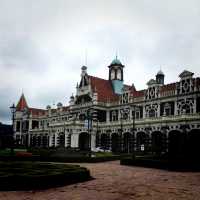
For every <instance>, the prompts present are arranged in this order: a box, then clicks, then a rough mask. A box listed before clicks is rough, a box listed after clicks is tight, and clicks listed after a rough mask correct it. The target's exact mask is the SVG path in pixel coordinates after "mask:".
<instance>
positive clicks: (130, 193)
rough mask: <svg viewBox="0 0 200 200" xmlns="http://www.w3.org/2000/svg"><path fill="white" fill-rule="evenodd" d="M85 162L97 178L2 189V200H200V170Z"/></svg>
mask: <svg viewBox="0 0 200 200" xmlns="http://www.w3.org/2000/svg"><path fill="white" fill-rule="evenodd" d="M81 165H82V166H86V167H87V168H89V169H90V171H91V174H92V176H93V177H94V178H95V179H94V180H92V181H88V182H84V183H79V184H74V185H69V186H64V187H59V188H53V189H48V190H44V191H28V192H27V191H26V192H24V191H22V192H0V200H25V199H26V200H32V199H33V200H41V199H45V200H54V199H57V200H129V199H134V200H137V199H142V200H146V199H152V200H157V199H158V200H165V199H167V200H172V199H174V200H178V199H187V200H188V199H191V200H195V199H196V200H199V199H200V173H193V172H189V173H188V172H187V173H181V172H168V171H164V170H158V169H148V168H142V167H128V166H121V165H119V161H113V162H106V163H97V164H81ZM52 181H53V180H52Z"/></svg>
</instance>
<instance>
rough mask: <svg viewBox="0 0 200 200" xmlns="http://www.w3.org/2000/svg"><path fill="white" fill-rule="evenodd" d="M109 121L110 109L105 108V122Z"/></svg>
mask: <svg viewBox="0 0 200 200" xmlns="http://www.w3.org/2000/svg"><path fill="white" fill-rule="evenodd" d="M109 122H110V111H109V110H107V111H106V123H109Z"/></svg>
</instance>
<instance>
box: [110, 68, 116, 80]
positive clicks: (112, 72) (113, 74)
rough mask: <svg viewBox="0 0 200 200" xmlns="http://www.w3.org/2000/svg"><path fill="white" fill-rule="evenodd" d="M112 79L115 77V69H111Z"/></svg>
mask: <svg viewBox="0 0 200 200" xmlns="http://www.w3.org/2000/svg"><path fill="white" fill-rule="evenodd" d="M111 79H115V70H112V71H111Z"/></svg>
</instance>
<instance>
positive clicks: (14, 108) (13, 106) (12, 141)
mask: <svg viewBox="0 0 200 200" xmlns="http://www.w3.org/2000/svg"><path fill="white" fill-rule="evenodd" d="M10 110H11V113H12V133H13V135H12V138H11V148H10V150H11V155H13V154H14V118H15V112H16V107H15V104H14V103H13V105H12V106H10Z"/></svg>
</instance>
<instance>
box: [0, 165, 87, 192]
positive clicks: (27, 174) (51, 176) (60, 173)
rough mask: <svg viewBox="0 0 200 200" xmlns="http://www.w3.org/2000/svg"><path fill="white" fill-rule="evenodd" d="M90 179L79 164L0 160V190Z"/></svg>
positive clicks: (40, 187) (41, 186) (48, 185)
mask: <svg viewBox="0 0 200 200" xmlns="http://www.w3.org/2000/svg"><path fill="white" fill-rule="evenodd" d="M89 179H91V176H90V172H89V170H87V169H86V168H84V167H80V166H79V165H66V164H52V163H39V162H0V190H1V191H2V190H33V189H46V188H50V187H57V186H62V185H66V184H71V183H76V182H82V181H86V180H89Z"/></svg>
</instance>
